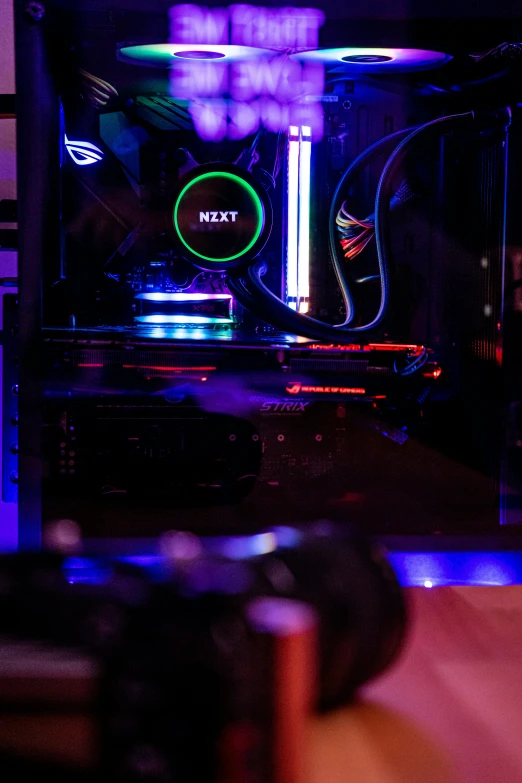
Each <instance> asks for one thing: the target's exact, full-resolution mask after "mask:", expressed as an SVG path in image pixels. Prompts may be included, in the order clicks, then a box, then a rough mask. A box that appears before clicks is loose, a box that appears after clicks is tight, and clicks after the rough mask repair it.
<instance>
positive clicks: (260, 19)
mask: <svg viewBox="0 0 522 783" xmlns="http://www.w3.org/2000/svg"><path fill="white" fill-rule="evenodd" d="M169 14H170V40H171V41H180V42H182V43H190V44H228V43H232V44H238V45H241V46H258V47H262V48H265V49H278V50H281V51H287V50H288V49H292V50H296V49H313V48H314V47H316V46H317V45H318V40H319V28H320V27H321V25H322V24H323V23H324V19H325V16H324V13H323V12H322V11H320V10H318V9H316V8H288V7H283V8H264V7H259V6H253V5H245V4H238V5H232V6H230V7H229V8H213V9H209V8H206V7H202V6H199V5H193V4H181V5H176V6H173V7H172V8H171V9H170V12H169Z"/></svg>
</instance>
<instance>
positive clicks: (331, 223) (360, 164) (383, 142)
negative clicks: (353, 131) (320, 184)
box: [328, 126, 415, 330]
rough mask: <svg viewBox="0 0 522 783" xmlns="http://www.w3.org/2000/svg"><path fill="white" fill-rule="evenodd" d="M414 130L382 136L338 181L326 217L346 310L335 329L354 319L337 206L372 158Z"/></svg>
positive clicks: (404, 130) (331, 251)
mask: <svg viewBox="0 0 522 783" xmlns="http://www.w3.org/2000/svg"><path fill="white" fill-rule="evenodd" d="M414 129H415V126H414V127H410V128H404V129H403V130H400V131H395V132H394V133H390V134H389V135H388V136H384V138H382V139H379V140H378V141H376V142H374V143H373V144H371V145H370V146H369V147H367V148H366V149H365V150H363V152H361V153H360V154H359V155H358V156H357V157H356V158H355V159H354V160H353V161H352V162H351V164H350V165H349V166H348V168H347V169H346V171H345V172H344V174H343V176H342V177H341V179H340V180H339V182H338V184H337V187H336V189H335V191H334V194H333V196H332V202H331V205H330V213H329V215H328V248H329V251H330V258H331V260H332V265H333V268H334V272H335V276H336V278H337V284H338V285H339V288H340V290H341V295H342V297H343V300H344V306H345V309H346V319H345V320H344V321H343V323H342V324H340V325H339V326H336V327H335V328H336V329H339V328H344V327H346V326H348V325H349V324H350V323H351V322H352V321H353V318H354V308H353V300H352V296H351V292H350V289H349V287H348V284H347V282H346V279H345V277H344V267H343V264H344V263H345V262H344V259H342V261H341V260H340V259H339V253H338V249H337V234H336V222H335V217H336V215H337V212H338V210H339V206H340V203H339V202H340V199H341V196H342V193H343V192H344V191H345V190H347V188H348V185H349V183H350V182H351V180H353V179H354V178H355V177H356V176H357V175H358V174H359V172H360V171H361V170H362V169H364V168H366V166H367V165H368V164H369V163H370V161H371V160H372V159H373V158H374V157H377V155H381V154H382V153H383V151H384V150H385V149H386V148H387V147H388V146H389V145H390V144H392V143H393V144H396V143H397V142H398V141H399V139H401V138H403V137H404V136H407V135H408V134H410V133H411V132H412V131H413V130H414ZM381 301H382V297H381ZM374 320H375V319H374ZM374 326H377V324H376V323H374V321H372V322H371V324H369V325H368V326H367V327H354V328H356V329H358V330H366V329H368V330H369V329H371V328H373V327H374Z"/></svg>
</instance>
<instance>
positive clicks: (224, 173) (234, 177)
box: [174, 171, 264, 264]
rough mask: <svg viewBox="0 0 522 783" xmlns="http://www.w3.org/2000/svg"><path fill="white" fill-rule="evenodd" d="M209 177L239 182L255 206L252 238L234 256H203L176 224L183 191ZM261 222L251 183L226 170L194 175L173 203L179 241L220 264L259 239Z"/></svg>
mask: <svg viewBox="0 0 522 783" xmlns="http://www.w3.org/2000/svg"><path fill="white" fill-rule="evenodd" d="M211 177H223V178H224V179H231V180H234V181H235V182H237V183H239V184H240V185H241V186H242V187H243V188H244V189H245V190H246V192H247V193H248V195H249V196H250V197H251V199H252V200H253V202H254V205H255V208H256V214H257V227H256V231H255V234H254V236H253V238H252V239H251V240H250V242H249V243H248V245H247V246H246V247H245V248H244V249H243V250H241V252H240V253H236V254H235V255H234V256H227V258H212V257H211V256H204V255H202V254H201V253H198V252H197V251H196V250H194V249H193V248H192V247H190V245H189V244H188V243H187V242H185V240H184V238H183V236H182V234H181V231H180V229H179V225H178V209H179V205H180V202H181V199H182V198H183V196H184V195H185V193H186V192H187V191H188V190H189V188H191V187H192V186H193V185H195V184H196V183H197V182H201V180H204V179H210V178H211ZM263 223H264V209H263V204H262V202H261V199H260V198H259V196H258V195H257V193H256V191H255V190H254V188H253V187H252V185H250V184H249V183H248V182H246V181H245V180H244V179H242V178H241V177H238V176H237V174H231V173H230V172H228V171H208V172H206V173H205V174H200V175H199V176H198V177H194V179H193V180H191V181H190V182H189V183H188V184H187V185H185V187H184V188H183V190H182V191H181V193H180V194H179V196H178V198H177V200H176V203H175V204H174V227H175V229H176V232H177V234H178V236H179V238H180V239H181V241H182V242H183V244H184V245H185V247H186V248H187V250H190V252H191V253H193V254H194V255H195V256H198V257H199V258H202V259H204V260H205V261H213V262H214V263H215V264H221V263H224V262H225V261H234V260H235V259H236V258H240V257H241V256H243V255H244V254H245V253H248V251H249V250H250V249H251V248H252V247H253V246H254V245H255V243H256V242H257V240H258V239H259V236H260V234H261V231H262V230H263Z"/></svg>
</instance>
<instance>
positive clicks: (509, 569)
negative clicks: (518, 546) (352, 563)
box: [388, 552, 522, 587]
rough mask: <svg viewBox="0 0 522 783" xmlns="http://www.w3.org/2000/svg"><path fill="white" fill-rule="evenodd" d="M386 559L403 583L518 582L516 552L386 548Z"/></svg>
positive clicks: (520, 563) (521, 560)
mask: <svg viewBox="0 0 522 783" xmlns="http://www.w3.org/2000/svg"><path fill="white" fill-rule="evenodd" d="M388 559H389V561H390V563H391V565H392V566H393V568H394V570H395V572H396V574H397V576H398V578H399V581H400V583H401V584H402V585H404V586H405V587H414V586H415V587H437V586H441V585H511V584H520V583H522V553H519V552H390V553H388Z"/></svg>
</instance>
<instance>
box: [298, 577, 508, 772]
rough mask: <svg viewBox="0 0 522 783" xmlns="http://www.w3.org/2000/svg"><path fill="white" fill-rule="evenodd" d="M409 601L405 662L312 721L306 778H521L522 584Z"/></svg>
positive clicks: (414, 592)
mask: <svg viewBox="0 0 522 783" xmlns="http://www.w3.org/2000/svg"><path fill="white" fill-rule="evenodd" d="M408 597H409V600H410V605H411V615H412V623H411V630H410V635H409V639H408V641H407V644H406V648H405V650H404V652H403V655H402V658H401V659H400V661H399V662H398V663H397V664H396V665H395V666H394V667H393V669H392V670H391V671H390V673H389V674H386V675H385V676H384V677H382V678H381V679H379V680H377V681H376V682H375V683H372V684H371V685H369V686H368V687H367V688H366V689H365V690H364V692H363V693H362V694H361V699H360V702H359V703H358V704H355V705H352V706H350V707H347V708H346V709H343V710H340V711H338V712H336V713H334V714H332V715H328V716H325V717H322V718H318V719H315V720H314V723H313V726H312V727H311V731H310V741H309V749H310V760H309V765H308V766H309V779H308V781H307V783H521V781H522V737H521V735H522V585H520V586H519V585H516V586H509V587H440V588H432V589H426V588H411V589H409V590H408Z"/></svg>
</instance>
